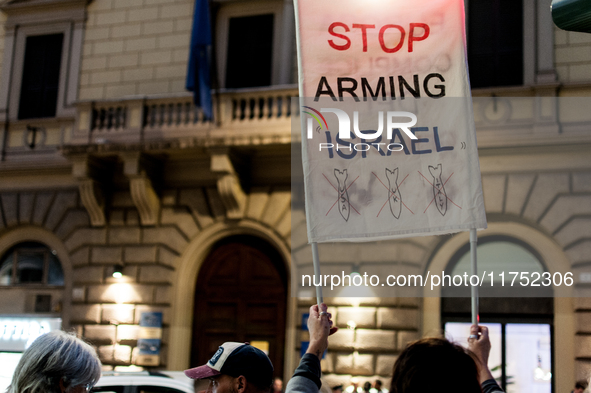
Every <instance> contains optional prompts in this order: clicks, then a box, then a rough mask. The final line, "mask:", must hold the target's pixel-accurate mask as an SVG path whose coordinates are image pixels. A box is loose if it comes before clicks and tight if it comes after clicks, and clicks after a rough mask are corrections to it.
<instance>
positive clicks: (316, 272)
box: [312, 242, 324, 306]
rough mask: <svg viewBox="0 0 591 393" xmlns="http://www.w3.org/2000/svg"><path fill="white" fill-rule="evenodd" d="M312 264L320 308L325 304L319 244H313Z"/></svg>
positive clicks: (317, 301)
mask: <svg viewBox="0 0 591 393" xmlns="http://www.w3.org/2000/svg"><path fill="white" fill-rule="evenodd" d="M312 263H313V264H314V276H315V277H316V280H315V281H316V282H317V283H318V285H316V303H318V306H320V305H321V304H322V303H324V299H323V298H322V285H321V283H322V275H321V274H320V258H319V257H318V243H316V242H312Z"/></svg>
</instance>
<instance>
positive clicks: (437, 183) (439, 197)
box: [429, 164, 447, 216]
mask: <svg viewBox="0 0 591 393" xmlns="http://www.w3.org/2000/svg"><path fill="white" fill-rule="evenodd" d="M441 172H442V166H441V164H438V165H437V166H435V167H433V166H431V165H429V173H431V176H433V180H434V181H433V197H434V198H435V205H436V206H437V210H439V213H441V215H442V216H445V213H447V194H446V193H445V188H443V181H442V180H441Z"/></svg>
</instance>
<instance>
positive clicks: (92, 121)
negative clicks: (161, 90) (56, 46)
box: [71, 88, 297, 145]
mask: <svg viewBox="0 0 591 393" xmlns="http://www.w3.org/2000/svg"><path fill="white" fill-rule="evenodd" d="M294 96H297V90H296V89H294V88H268V89H257V90H249V91H245V90H242V91H233V92H230V91H228V92H222V93H217V94H215V95H214V97H213V100H214V118H213V119H207V118H206V117H205V115H204V114H203V111H202V110H201V109H200V108H197V107H196V106H195V105H193V101H192V96H191V95H189V94H182V95H178V96H163V97H143V98H131V99H126V100H118V101H101V102H84V103H80V104H78V112H77V118H76V124H75V127H74V130H73V133H72V134H73V135H72V139H71V144H73V145H83V144H106V143H115V144H126V143H140V142H147V141H153V140H163V139H171V138H177V139H178V138H183V139H195V140H206V139H211V138H218V139H219V138H231V139H233V140H236V139H244V138H247V139H248V138H250V139H252V138H269V137H271V136H273V139H274V140H277V138H280V139H282V140H283V139H285V140H286V141H287V140H289V137H290V126H291V123H290V116H291V97H294ZM213 130H215V135H212V133H211V132H212V131H213Z"/></svg>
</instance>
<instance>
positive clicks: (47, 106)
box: [18, 34, 64, 119]
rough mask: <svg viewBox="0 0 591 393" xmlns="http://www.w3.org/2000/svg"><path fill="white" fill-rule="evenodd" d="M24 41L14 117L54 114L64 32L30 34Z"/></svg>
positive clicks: (23, 117) (49, 115)
mask: <svg viewBox="0 0 591 393" xmlns="http://www.w3.org/2000/svg"><path fill="white" fill-rule="evenodd" d="M26 42H27V43H26V45H25V61H24V66H23V79H22V83H21V94H20V102H19V106H18V108H19V110H18V118H19V119H31V118H39V117H54V116H55V112H56V108H57V93H58V87H59V77H60V64H61V58H62V45H63V42H64V35H63V34H49V35H42V36H30V37H27V40H26Z"/></svg>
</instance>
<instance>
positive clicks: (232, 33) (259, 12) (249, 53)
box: [215, 1, 295, 89]
mask: <svg viewBox="0 0 591 393" xmlns="http://www.w3.org/2000/svg"><path fill="white" fill-rule="evenodd" d="M215 26H216V27H215V44H216V45H215V48H216V62H217V70H218V73H217V79H218V85H219V87H221V88H228V89H236V88H247V87H262V86H271V85H280V84H289V83H292V66H293V61H292V58H293V54H294V53H293V42H292V41H293V40H295V35H294V15H293V7H292V6H291V4H287V3H282V2H276V1H252V2H248V3H240V2H236V3H220V6H219V8H218V11H217V14H216V21H215Z"/></svg>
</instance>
